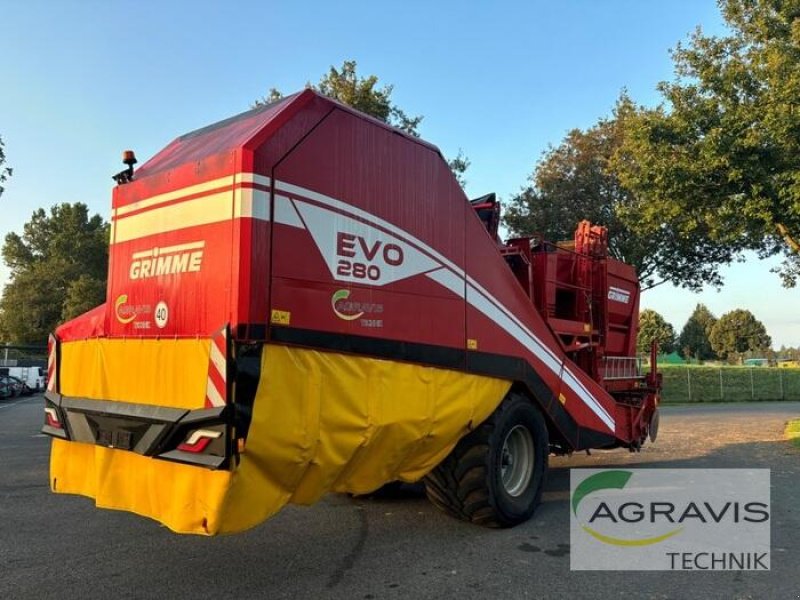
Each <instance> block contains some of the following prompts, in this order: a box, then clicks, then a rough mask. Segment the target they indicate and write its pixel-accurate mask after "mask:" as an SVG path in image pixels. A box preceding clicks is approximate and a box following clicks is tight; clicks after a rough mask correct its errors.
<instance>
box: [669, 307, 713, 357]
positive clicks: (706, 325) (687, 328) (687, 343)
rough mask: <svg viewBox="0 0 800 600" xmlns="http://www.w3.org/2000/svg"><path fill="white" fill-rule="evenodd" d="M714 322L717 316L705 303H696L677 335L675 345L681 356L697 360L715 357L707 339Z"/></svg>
mask: <svg viewBox="0 0 800 600" xmlns="http://www.w3.org/2000/svg"><path fill="white" fill-rule="evenodd" d="M716 322H717V318H716V317H715V316H714V315H713V314H712V313H711V311H710V310H708V308H706V306H705V304H698V305H697V307H695V309H694V312H693V313H692V315H691V316H690V317H689V320H688V321H686V325H684V326H683V330H682V331H681V334H680V336H678V343H677V346H678V352H680V353H681V356H683V357H691V358H697V359H699V360H709V359H712V358H716V356H717V355H716V354H715V352H714V350H713V348H711V342H709V341H708V334H709V333H710V332H711V328H712V327H714V325H715V324H716Z"/></svg>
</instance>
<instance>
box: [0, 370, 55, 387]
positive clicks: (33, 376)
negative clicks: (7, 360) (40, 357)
mask: <svg viewBox="0 0 800 600" xmlns="http://www.w3.org/2000/svg"><path fill="white" fill-rule="evenodd" d="M0 374H2V375H11V376H12V377H16V378H17V379H21V380H22V381H24V382H25V384H26V385H27V386H28V387H29V388H31V389H32V390H33V391H34V392H41V391H42V390H44V382H45V370H44V369H43V368H42V367H0Z"/></svg>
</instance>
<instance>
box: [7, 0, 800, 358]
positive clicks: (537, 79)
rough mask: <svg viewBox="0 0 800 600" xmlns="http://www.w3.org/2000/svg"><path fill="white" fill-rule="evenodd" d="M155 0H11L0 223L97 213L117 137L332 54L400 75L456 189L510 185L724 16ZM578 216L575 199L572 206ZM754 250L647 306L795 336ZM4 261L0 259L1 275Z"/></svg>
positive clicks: (120, 144)
mask: <svg viewBox="0 0 800 600" xmlns="http://www.w3.org/2000/svg"><path fill="white" fill-rule="evenodd" d="M386 6H387V5H386V4H385V3H380V2H363V3H357V2H331V1H326V2H282V3H278V2H263V1H262V2H243V1H237V2H228V3H223V2H222V1H219V2H203V1H197V2H188V1H186V2H156V1H152V0H146V1H139V2H132V1H126V2H121V1H108V0H106V1H91V0H85V1H80V2H78V1H67V0H59V1H55V0H53V1H50V2H40V1H36V0H27V1H22V0H6V2H4V3H3V9H2V18H1V19H0V56H2V57H3V69H2V71H0V135H2V136H3V139H4V141H5V143H6V154H7V157H8V162H9V164H10V165H11V166H12V167H13V168H14V177H13V178H12V179H11V180H10V182H9V183H8V185H7V190H6V193H5V194H4V195H3V197H2V199H0V236H5V234H6V233H7V232H8V231H19V230H21V227H22V225H23V223H25V221H27V220H28V219H29V217H30V215H31V213H32V211H33V210H34V209H35V208H37V207H40V206H50V205H52V204H54V203H56V202H74V201H82V202H86V203H87V204H88V205H89V206H90V207H91V209H92V210H94V211H96V212H99V213H100V214H101V215H103V216H104V217H106V218H108V215H109V207H110V193H111V187H112V181H111V179H110V175H111V174H112V173H115V172H117V171H119V170H120V169H121V168H122V165H121V164H120V162H119V161H120V152H121V151H122V150H123V149H126V148H133V149H134V150H136V153H137V155H138V156H139V158H140V161H142V160H143V159H147V158H148V157H150V156H152V155H153V154H154V153H155V152H157V151H158V150H159V149H160V148H161V147H163V146H164V145H165V144H166V143H167V142H169V141H170V140H171V139H172V138H174V137H176V136H178V135H180V134H182V133H185V132H187V131H190V130H193V129H196V128H198V127H201V126H203V125H206V124H208V123H211V122H213V121H216V120H219V119H222V118H225V117H227V116H230V115H232V114H235V113H237V112H241V111H242V110H245V109H247V108H248V106H249V104H250V103H251V102H252V101H253V100H254V99H255V98H257V97H259V96H262V95H264V94H266V92H267V90H268V89H269V88H270V87H272V86H275V87H278V88H279V89H281V90H282V91H284V92H285V93H289V92H292V91H295V90H297V89H300V88H302V87H303V85H304V84H305V83H306V82H307V81H317V80H318V79H319V77H320V76H321V75H322V74H323V73H324V72H325V71H326V70H327V69H328V67H329V66H330V65H332V64H334V65H337V66H338V65H340V64H341V62H342V61H343V60H345V59H349V58H353V59H355V60H357V61H358V65H359V71H360V72H361V73H362V74H372V73H374V74H376V75H378V76H379V77H380V78H381V80H382V81H384V82H386V83H392V84H393V85H394V86H395V92H394V95H393V100H394V101H395V102H396V103H397V104H398V105H399V106H401V107H402V108H403V109H404V110H406V112H408V113H409V114H423V115H425V120H424V121H423V124H422V128H421V131H422V135H423V137H424V138H425V139H427V140H429V141H431V142H433V143H435V144H437V145H438V146H439V147H440V148H441V149H442V150H443V151H444V153H445V154H447V155H450V156H452V155H454V154H455V153H456V152H457V151H458V149H459V148H462V149H463V150H464V152H465V153H466V154H467V156H468V157H469V158H470V160H471V161H472V166H471V167H470V169H469V171H468V173H467V179H468V180H469V182H468V186H467V192H468V194H469V195H471V196H477V195H479V194H483V193H486V192H489V191H496V192H497V193H498V194H500V196H501V197H502V198H508V197H509V196H511V195H512V194H514V193H515V192H516V191H517V190H518V189H519V188H520V186H522V185H523V184H524V183H525V181H526V178H527V177H528V176H529V175H530V173H531V171H532V169H533V165H534V163H535V162H536V160H537V158H538V157H539V156H540V154H541V152H542V151H543V150H544V149H545V148H546V147H547V145H548V144H554V143H558V141H559V140H560V139H561V138H562V137H563V135H564V134H565V133H566V131H567V130H569V129H570V128H573V127H586V126H589V125H591V124H592V123H593V122H594V121H595V120H596V119H597V118H598V117H599V116H601V115H604V114H606V113H608V111H609V110H610V109H611V107H612V106H613V104H614V101H615V99H616V98H617V96H618V95H619V92H620V90H621V89H622V88H627V89H628V91H629V93H630V94H631V95H632V96H633V98H634V99H635V100H636V101H637V102H639V103H642V104H648V105H652V104H655V103H656V102H657V101H658V95H657V94H656V92H655V85H656V84H657V82H658V81H660V80H663V79H669V78H670V77H671V76H672V63H671V61H670V58H669V52H668V51H669V49H670V48H671V47H673V46H674V45H675V43H676V42H677V41H679V40H681V39H684V38H685V37H686V36H687V34H688V33H689V32H691V31H692V30H693V29H694V27H695V26H697V25H701V26H702V27H703V28H704V29H705V30H706V31H709V32H719V31H721V28H722V25H721V19H720V17H719V13H718V10H717V7H716V4H715V3H714V2H713V1H712V0H671V1H667V0H662V1H660V2H642V1H640V0H624V1H623V0H604V1H602V2H601V1H597V0H594V1H588V0H587V1H580V2H579V1H568V2H545V1H535V2H534V1H528V2H517V3H511V2H504V3H497V2H486V3H478V2H472V3H470V2H463V1H462V2H430V1H428V2H415V1H408V2H403V3H395V4H392V5H391V8H386ZM576 217H579V215H576ZM774 264H776V262H772V263H763V262H758V261H757V260H756V259H754V258H752V257H751V258H750V259H749V260H748V262H747V263H746V264H742V265H737V266H735V267H733V268H731V269H729V270H727V271H726V273H727V277H726V286H725V287H724V288H723V289H722V291H721V292H716V291H714V290H711V291H707V292H704V293H702V294H699V295H697V294H692V293H689V292H685V291H680V290H674V289H670V288H669V286H662V287H660V288H657V289H656V290H654V291H651V292H647V293H646V294H645V296H644V301H643V305H644V306H645V307H652V308H655V309H656V310H658V311H659V312H661V313H662V314H664V316H665V317H666V318H667V319H668V320H669V321H671V322H672V323H673V324H674V325H675V327H676V329H678V330H680V328H681V327H682V326H683V323H684V322H685V320H686V318H687V317H688V316H689V314H690V312H691V311H692V309H693V308H694V305H695V304H696V303H697V302H704V303H706V304H707V305H708V306H709V307H710V308H711V310H712V311H714V312H715V313H717V315H718V316H719V314H721V313H723V312H725V311H727V310H730V309H731V308H736V307H745V308H749V309H750V310H752V311H753V312H754V313H755V315H756V316H757V317H758V318H760V319H761V320H762V321H764V323H765V324H766V325H767V328H768V330H769V333H770V334H771V335H772V338H773V341H774V343H775V345H776V346H780V345H781V344H787V345H789V344H792V345H797V344H800V317H798V315H797V312H796V310H795V309H794V306H795V305H796V299H797V295H798V292H796V291H791V290H784V289H783V288H781V287H780V283H779V281H778V278H777V276H775V275H773V274H770V273H769V267H770V266H773V265H774ZM7 275H8V270H7V269H5V267H0V281H4V280H5V279H6V277H7Z"/></svg>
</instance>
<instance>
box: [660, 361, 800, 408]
mask: <svg viewBox="0 0 800 600" xmlns="http://www.w3.org/2000/svg"><path fill="white" fill-rule="evenodd" d="M659 370H660V371H661V372H662V374H663V376H664V389H663V393H662V399H663V400H664V401H665V402H747V401H753V400H800V369H785V368H768V367H677V366H669V367H660V369H659Z"/></svg>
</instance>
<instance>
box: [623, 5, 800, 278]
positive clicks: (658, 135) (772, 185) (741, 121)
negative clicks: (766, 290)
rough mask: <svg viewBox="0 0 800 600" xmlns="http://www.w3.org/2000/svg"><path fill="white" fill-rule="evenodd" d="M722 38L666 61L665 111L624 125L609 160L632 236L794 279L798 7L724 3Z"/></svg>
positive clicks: (698, 42)
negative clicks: (694, 246)
mask: <svg viewBox="0 0 800 600" xmlns="http://www.w3.org/2000/svg"><path fill="white" fill-rule="evenodd" d="M719 3H720V7H721V10H722V15H723V17H724V19H725V22H726V24H727V26H728V30H729V31H730V34H729V35H725V36H721V37H717V36H708V35H704V34H703V32H702V30H700V29H698V30H697V31H696V32H695V33H694V35H693V36H692V37H691V39H690V40H689V42H688V44H686V45H684V44H679V45H678V46H677V48H676V49H675V50H674V52H673V54H672V56H673V60H674V62H675V73H676V76H675V79H674V80H673V81H671V82H662V83H661V84H660V86H659V89H660V92H661V94H662V96H663V98H664V100H665V104H664V105H663V106H661V107H659V108H658V109H656V110H652V111H646V112H643V113H641V114H639V115H637V116H636V118H635V119H633V120H632V122H631V127H630V129H629V134H628V135H626V136H625V140H624V143H623V146H622V148H621V150H620V151H619V153H618V155H617V158H616V160H617V164H616V168H617V170H618V172H619V174H620V180H621V181H622V183H623V185H625V187H626V188H628V189H630V190H631V191H632V192H633V193H634V194H635V195H636V198H637V201H638V202H639V206H638V209H639V213H640V215H641V219H640V221H639V228H638V230H639V232H640V233H642V234H643V233H646V232H647V231H658V230H660V229H664V228H667V229H669V230H671V231H673V232H674V233H675V235H683V234H695V235H696V234H698V233H699V234H700V235H702V236H703V237H704V238H706V240H707V241H708V243H709V244H710V245H711V247H713V248H716V249H717V251H718V252H720V253H721V255H722V256H723V257H724V256H725V255H726V254H727V255H729V256H736V255H737V254H738V253H740V252H741V251H742V250H746V249H749V250H756V251H758V252H759V254H760V256H762V257H764V256H768V255H773V254H777V253H781V252H782V253H783V254H784V255H785V257H786V258H787V260H786V262H785V263H784V267H783V270H782V276H783V279H784V283H785V284H786V285H789V286H793V285H795V283H796V280H797V277H798V275H800V258H799V257H798V254H797V253H798V251H799V250H800V243H798V240H799V239H800V160H798V157H800V107H799V106H798V98H800V7H798V4H797V2H776V1H775V0H720V2H719Z"/></svg>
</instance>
